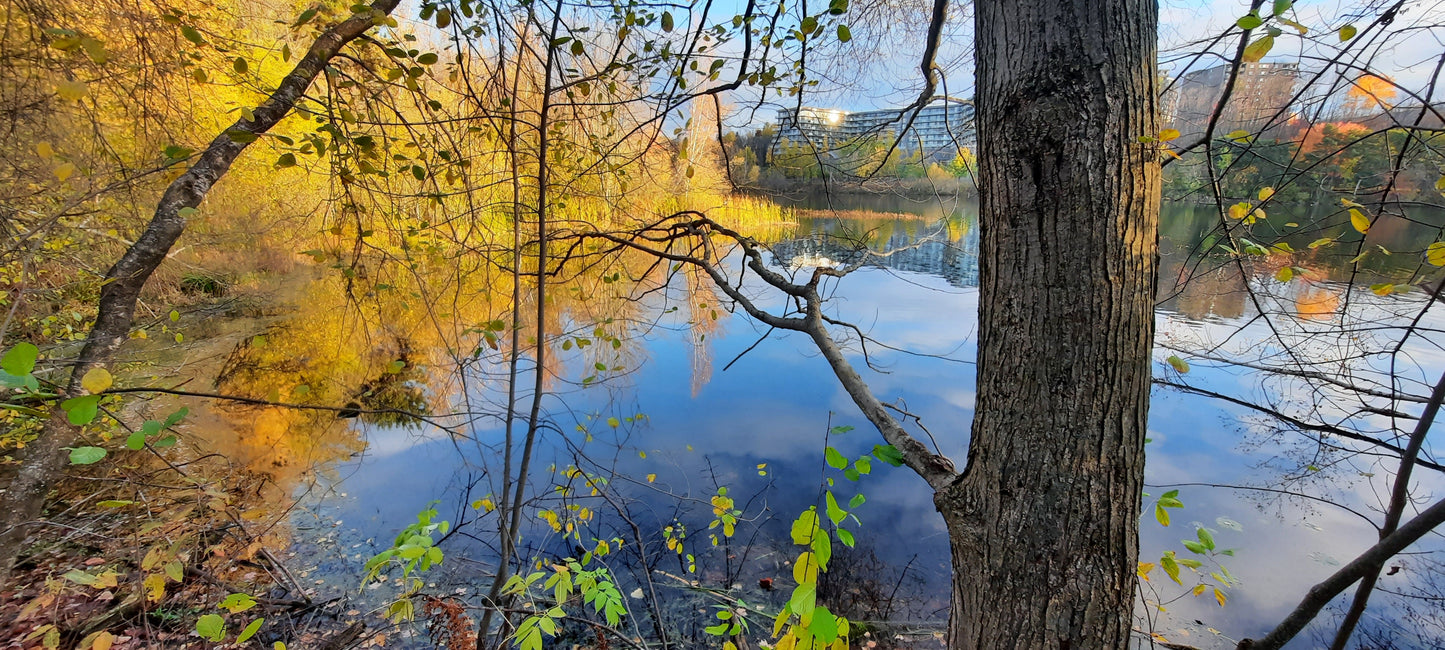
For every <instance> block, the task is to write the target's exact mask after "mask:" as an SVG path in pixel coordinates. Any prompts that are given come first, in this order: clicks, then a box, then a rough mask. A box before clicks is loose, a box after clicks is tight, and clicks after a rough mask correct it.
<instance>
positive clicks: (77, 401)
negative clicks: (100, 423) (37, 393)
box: [60, 395, 100, 426]
mask: <svg viewBox="0 0 1445 650" xmlns="http://www.w3.org/2000/svg"><path fill="white" fill-rule="evenodd" d="M60 408H61V410H63V411H65V417H66V419H67V420H70V423H71V424H73V425H75V426H83V425H87V424H90V423H91V422H93V421H94V420H95V416H96V414H97V413H99V412H100V396H99V395H82V396H80V397H72V398H70V399H68V400H65V401H64V402H61V403H60Z"/></svg>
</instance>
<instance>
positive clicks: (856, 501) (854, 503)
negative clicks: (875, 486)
mask: <svg viewBox="0 0 1445 650" xmlns="http://www.w3.org/2000/svg"><path fill="white" fill-rule="evenodd" d="M867 500H868V499H867V498H866V497H864V496H863V493H862V492H859V493H858V494H855V495H853V498H852V499H849V500H848V507H849V508H850V509H851V508H857V507H858V506H861V505H863V502H864V501H867Z"/></svg>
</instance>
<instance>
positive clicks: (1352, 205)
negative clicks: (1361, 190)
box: [1340, 199, 1365, 208]
mask: <svg viewBox="0 0 1445 650" xmlns="http://www.w3.org/2000/svg"><path fill="white" fill-rule="evenodd" d="M1340 205H1343V206H1345V207H1347V208H1363V207H1365V206H1364V205H1362V204H1359V203H1355V202H1354V201H1351V200H1349V199H1340Z"/></svg>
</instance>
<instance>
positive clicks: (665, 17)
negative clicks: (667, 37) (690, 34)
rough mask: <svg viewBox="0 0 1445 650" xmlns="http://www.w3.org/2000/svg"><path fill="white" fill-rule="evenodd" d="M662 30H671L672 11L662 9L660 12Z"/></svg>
mask: <svg viewBox="0 0 1445 650" xmlns="http://www.w3.org/2000/svg"><path fill="white" fill-rule="evenodd" d="M662 31H664V32H670V31H672V12H671V11H664V12H662Z"/></svg>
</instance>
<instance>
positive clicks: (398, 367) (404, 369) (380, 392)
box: [338, 341, 430, 429]
mask: <svg viewBox="0 0 1445 650" xmlns="http://www.w3.org/2000/svg"><path fill="white" fill-rule="evenodd" d="M398 345H400V346H401V355H400V357H399V358H398V359H397V360H396V361H393V362H392V364H394V365H388V366H387V367H386V368H385V371H384V372H383V374H382V375H381V376H379V377H376V378H374V379H372V380H370V381H368V382H366V383H365V384H362V385H361V388H360V389H358V390H357V392H356V394H355V395H354V399H353V401H351V402H348V403H347V404H346V407H347V409H348V410H343V411H341V412H340V413H339V414H338V415H339V416H340V417H343V418H347V417H360V418H361V421H362V422H366V423H369V424H379V425H382V426H390V427H405V428H409V429H410V428H416V427H420V426H421V424H422V421H421V420H419V419H417V417H416V415H427V414H428V413H430V410H429V409H430V406H429V405H428V401H427V397H426V373H425V372H423V371H422V370H421V367H420V366H418V365H416V364H415V363H413V362H412V360H411V359H410V358H409V357H410V355H409V354H408V350H407V345H406V342H405V341H398ZM413 414H415V415H413Z"/></svg>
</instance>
